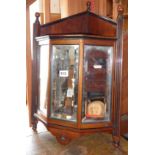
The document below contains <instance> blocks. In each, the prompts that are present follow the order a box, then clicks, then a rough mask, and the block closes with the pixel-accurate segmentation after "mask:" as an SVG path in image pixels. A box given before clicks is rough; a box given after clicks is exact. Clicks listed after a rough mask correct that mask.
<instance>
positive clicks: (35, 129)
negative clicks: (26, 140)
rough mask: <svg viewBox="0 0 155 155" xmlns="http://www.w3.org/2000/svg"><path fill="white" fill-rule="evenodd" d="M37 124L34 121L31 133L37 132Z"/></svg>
mask: <svg viewBox="0 0 155 155" xmlns="http://www.w3.org/2000/svg"><path fill="white" fill-rule="evenodd" d="M37 124H38V121H35V122H34V123H33V124H32V130H33V131H37Z"/></svg>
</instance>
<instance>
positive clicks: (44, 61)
mask: <svg viewBox="0 0 155 155" xmlns="http://www.w3.org/2000/svg"><path fill="white" fill-rule="evenodd" d="M48 48H49V46H47V45H44V46H41V47H40V74H39V79H40V86H39V93H40V98H39V109H40V110H41V111H42V112H44V113H47V91H48V90H47V86H48V60H49V59H48V58H49V50H48Z"/></svg>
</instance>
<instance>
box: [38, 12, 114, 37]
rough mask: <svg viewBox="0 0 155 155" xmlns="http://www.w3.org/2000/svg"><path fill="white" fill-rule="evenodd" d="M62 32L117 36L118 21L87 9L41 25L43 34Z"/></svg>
mask: <svg viewBox="0 0 155 155" xmlns="http://www.w3.org/2000/svg"><path fill="white" fill-rule="evenodd" d="M94 23H95V24H94ZM66 25H68V26H66ZM62 34H89V35H90V34H92V35H99V36H104V37H115V36H116V22H115V21H113V20H111V19H110V18H106V17H100V16H97V15H96V14H94V13H91V12H89V11H86V12H82V13H79V14H76V15H73V16H70V17H67V18H63V19H60V20H57V21H55V22H52V23H48V24H44V25H42V26H41V34H40V35H42V36H43V35H62Z"/></svg>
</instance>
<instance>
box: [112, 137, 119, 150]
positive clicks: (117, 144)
mask: <svg viewBox="0 0 155 155" xmlns="http://www.w3.org/2000/svg"><path fill="white" fill-rule="evenodd" d="M113 145H114V146H115V147H117V148H118V147H119V146H120V138H119V137H116V136H113Z"/></svg>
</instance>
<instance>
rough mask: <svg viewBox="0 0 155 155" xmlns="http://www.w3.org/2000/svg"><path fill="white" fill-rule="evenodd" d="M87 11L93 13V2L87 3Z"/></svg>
mask: <svg viewBox="0 0 155 155" xmlns="http://www.w3.org/2000/svg"><path fill="white" fill-rule="evenodd" d="M87 11H91V2H90V1H88V2H87Z"/></svg>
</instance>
